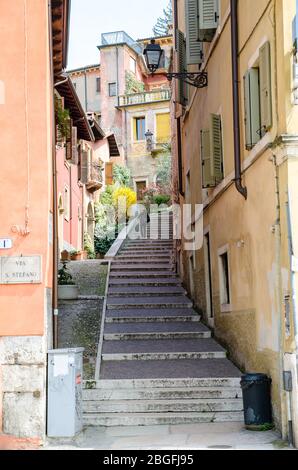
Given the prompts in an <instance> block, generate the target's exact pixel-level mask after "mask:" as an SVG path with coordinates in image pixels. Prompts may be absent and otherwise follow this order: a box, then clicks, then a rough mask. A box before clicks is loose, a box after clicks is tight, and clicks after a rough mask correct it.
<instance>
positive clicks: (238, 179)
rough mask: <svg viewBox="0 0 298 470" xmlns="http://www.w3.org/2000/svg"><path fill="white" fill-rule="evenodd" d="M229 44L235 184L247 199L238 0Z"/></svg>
mask: <svg viewBox="0 0 298 470" xmlns="http://www.w3.org/2000/svg"><path fill="white" fill-rule="evenodd" d="M231 38H232V41H231V44H232V75H233V125H234V158H235V163H234V164H235V186H236V189H237V191H238V192H239V193H240V194H241V195H242V196H243V197H244V198H245V199H247V188H246V187H244V186H243V185H242V176H241V151H240V148H241V147H240V103H239V70H238V0H231Z"/></svg>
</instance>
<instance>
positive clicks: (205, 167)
mask: <svg viewBox="0 0 298 470" xmlns="http://www.w3.org/2000/svg"><path fill="white" fill-rule="evenodd" d="M201 162H202V183H203V188H210V187H212V186H215V181H214V178H213V176H211V149H210V131H209V129H207V130H201Z"/></svg>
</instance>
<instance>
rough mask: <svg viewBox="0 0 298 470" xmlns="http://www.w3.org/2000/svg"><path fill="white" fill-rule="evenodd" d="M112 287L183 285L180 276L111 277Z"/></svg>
mask: <svg viewBox="0 0 298 470" xmlns="http://www.w3.org/2000/svg"><path fill="white" fill-rule="evenodd" d="M109 286H110V287H115V286H118V287H119V286H121V287H130V286H146V287H162V286H177V287H181V280H180V279H179V278H176V279H175V278H153V279H151V278H137V277H133V278H128V279H123V278H122V279H115V278H112V279H110V282H109Z"/></svg>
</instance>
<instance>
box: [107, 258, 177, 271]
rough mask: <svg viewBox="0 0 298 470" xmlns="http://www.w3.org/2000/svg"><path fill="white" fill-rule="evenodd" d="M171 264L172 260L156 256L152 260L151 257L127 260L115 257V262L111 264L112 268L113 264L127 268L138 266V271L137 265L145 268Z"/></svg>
mask: <svg viewBox="0 0 298 470" xmlns="http://www.w3.org/2000/svg"><path fill="white" fill-rule="evenodd" d="M171 263H172V259H171V258H168V257H166V258H160V257H159V256H156V257H154V258H151V257H149V256H148V257H146V258H137V257H136V258H134V257H130V256H129V257H128V258H120V257H118V256H117V258H116V259H115V261H113V263H112V266H114V264H116V265H118V266H120V265H121V266H127V267H128V268H130V267H131V265H135V266H138V269H140V268H139V265H141V266H145V267H147V265H154V266H159V265H160V264H162V265H164V266H165V265H171Z"/></svg>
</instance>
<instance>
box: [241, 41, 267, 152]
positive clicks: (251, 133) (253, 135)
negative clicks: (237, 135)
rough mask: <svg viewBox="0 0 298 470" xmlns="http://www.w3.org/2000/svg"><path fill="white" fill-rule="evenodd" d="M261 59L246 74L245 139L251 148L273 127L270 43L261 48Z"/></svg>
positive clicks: (247, 147) (248, 147)
mask: <svg viewBox="0 0 298 470" xmlns="http://www.w3.org/2000/svg"><path fill="white" fill-rule="evenodd" d="M259 52H260V55H259V60H258V62H257V63H256V64H255V66H254V67H252V68H251V69H249V70H248V71H247V72H246V74H245V76H244V108H245V140H246V142H245V143H246V149H247V150H251V149H252V148H253V147H254V146H255V145H256V144H257V143H258V142H259V140H261V138H262V137H263V136H264V135H265V134H266V132H267V131H268V130H269V129H270V128H271V127H272V92H271V57H270V43H269V42H266V43H265V44H264V45H263V46H262V47H261V48H260V51H259Z"/></svg>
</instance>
